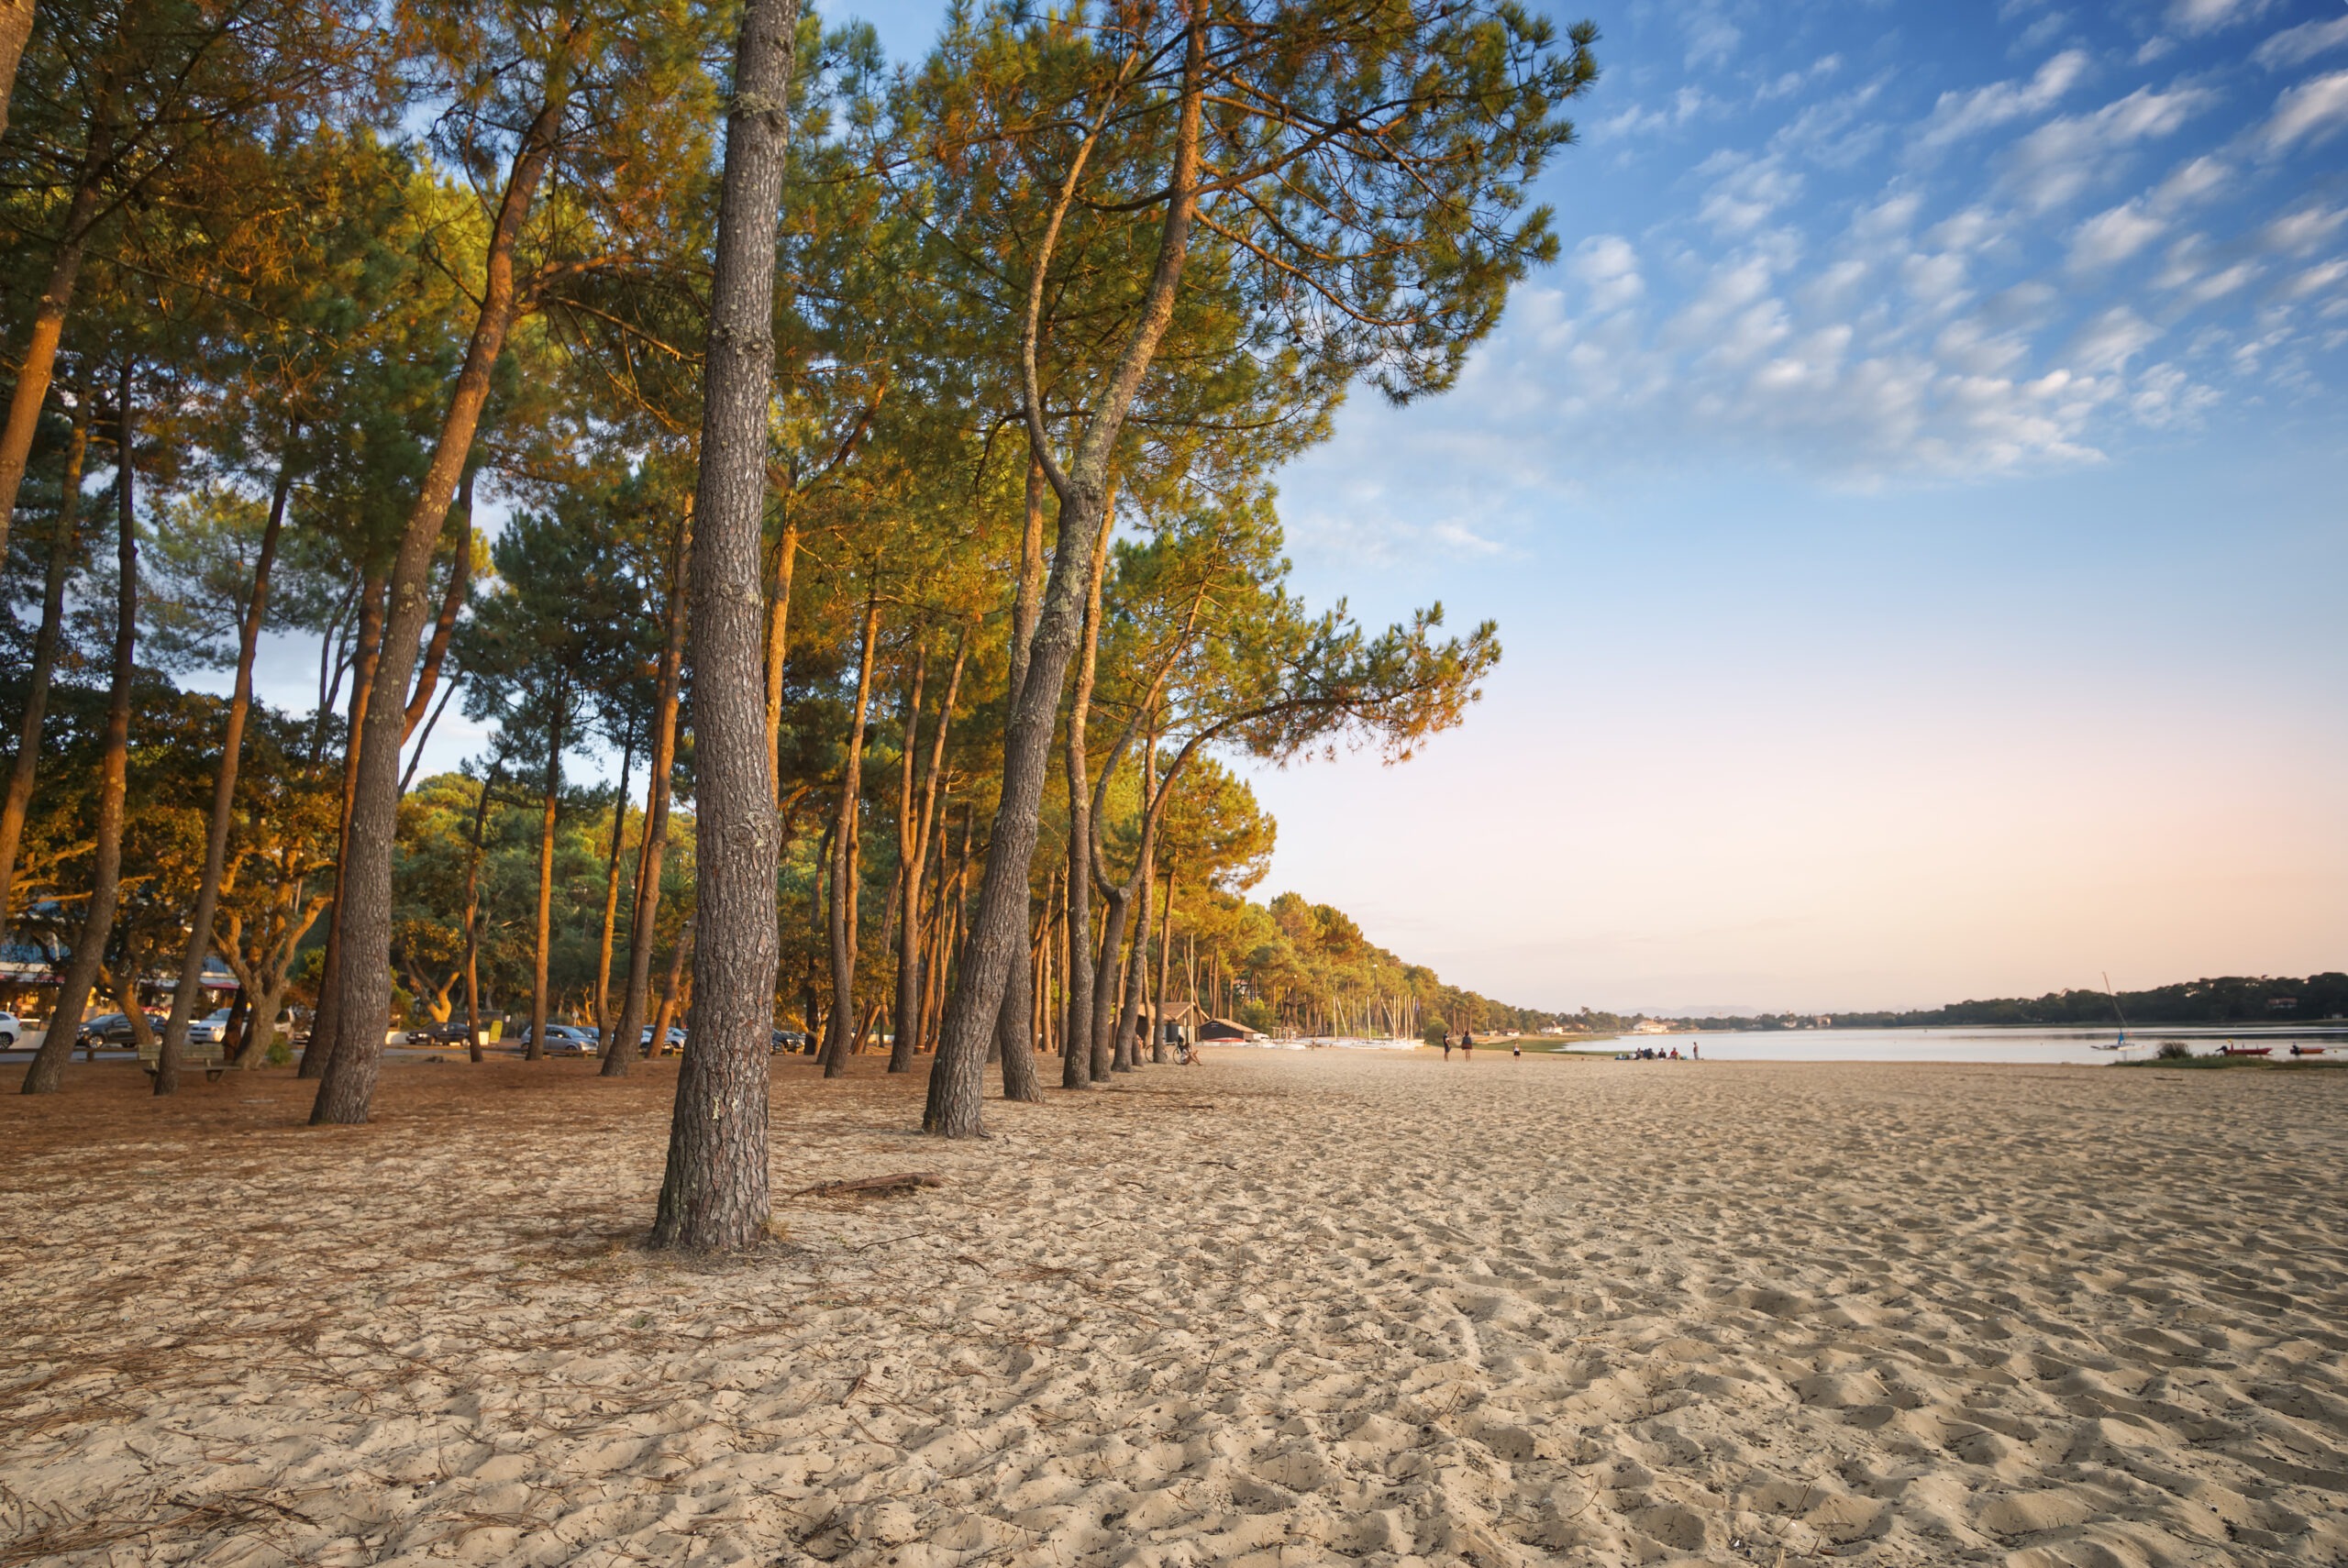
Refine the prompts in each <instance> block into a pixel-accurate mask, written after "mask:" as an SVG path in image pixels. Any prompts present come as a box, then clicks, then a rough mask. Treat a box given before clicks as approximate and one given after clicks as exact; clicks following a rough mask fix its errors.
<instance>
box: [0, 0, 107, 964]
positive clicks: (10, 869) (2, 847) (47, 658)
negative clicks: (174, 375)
mask: <svg viewBox="0 0 2348 1568" xmlns="http://www.w3.org/2000/svg"><path fill="white" fill-rule="evenodd" d="M25 15H26V17H27V18H28V20H29V19H30V17H31V15H32V11H31V7H30V6H27V7H26V9H25ZM82 380H83V385H82V387H81V389H80V391H79V393H78V394H77V395H76V396H75V398H74V400H73V432H72V436H69V437H68V438H67V441H66V446H65V477H64V488H63V489H62V490H61V491H59V493H58V497H57V531H56V533H55V534H54V536H51V538H50V542H49V569H48V572H47V574H46V575H45V576H44V578H43V580H42V582H41V596H40V630H39V632H37V633H35V634H34V636H33V668H32V672H31V679H29V681H28V683H27V685H26V688H25V712H24V717H23V719H22V721H21V722H20V723H18V725H17V757H16V761H15V762H14V763H13V764H12V765H11V766H10V767H9V769H8V795H7V799H6V802H5V803H0V938H5V937H6V934H7V931H8V924H9V911H10V910H11V909H12V908H13V907H14V905H13V903H12V902H11V889H13V887H14V885H15V882H16V876H17V846H18V845H20V844H21V843H22V842H23V840H24V834H25V816H26V813H27V812H29V811H30V810H31V809H32V799H33V780H34V778H35V777H36V776H37V774H38V772H39V763H40V736H41V729H42V726H43V723H44V721H45V720H46V719H47V717H48V713H49V683H50V677H51V675H52V674H54V672H55V671H56V668H57V644H58V639H59V636H60V635H61V632H62V630H63V627H64V624H65V584H66V580H68V579H69V578H71V577H72V575H73V560H74V557H75V556H76V555H77V554H78V553H79V552H80V549H81V545H82V529H81V523H82V466H83V462H84V460H85V459H86V458H87V457H88V454H89V447H90V388H89V377H88V375H87V373H86V372H84V374H83V378H82Z"/></svg>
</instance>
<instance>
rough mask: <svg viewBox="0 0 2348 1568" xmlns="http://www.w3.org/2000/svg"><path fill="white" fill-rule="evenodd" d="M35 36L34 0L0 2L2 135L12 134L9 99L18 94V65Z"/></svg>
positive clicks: (0, 130) (0, 113)
mask: <svg viewBox="0 0 2348 1568" xmlns="http://www.w3.org/2000/svg"><path fill="white" fill-rule="evenodd" d="M32 36H33V0H0V136H6V135H7V134H8V100H9V99H10V98H11V97H13V96H15V95H16V91H17V61H20V60H22V59H23V58H24V56H25V40H26V39H29V38H31V37H32Z"/></svg>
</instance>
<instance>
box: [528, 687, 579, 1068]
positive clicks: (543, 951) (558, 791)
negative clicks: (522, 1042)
mask: <svg viewBox="0 0 2348 1568" xmlns="http://www.w3.org/2000/svg"><path fill="white" fill-rule="evenodd" d="M569 706H570V692H569V691H568V690H564V689H563V688H562V687H561V686H560V685H558V686H557V689H556V691H555V704H554V714H553V717H552V719H551V721H550V722H549V723H548V726H547V771H546V784H545V788H544V789H543V790H541V791H540V792H539V801H538V907H537V923H536V925H535V926H534V927H533V928H532V942H531V945H530V1044H529V1048H528V1049H527V1050H526V1051H524V1052H523V1053H522V1059H523V1060H524V1061H526V1062H537V1061H543V1060H544V1059H545V1057H546V1054H547V968H548V958H549V957H550V955H551V954H550V949H551V948H552V946H553V944H554V827H555V818H556V815H557V813H558V812H559V811H560V810H561V806H562V745H563V733H562V732H563V718H564V711H565V710H566V709H567V708H568V707H569Z"/></svg>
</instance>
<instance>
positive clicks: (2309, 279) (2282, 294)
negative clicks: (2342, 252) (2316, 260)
mask: <svg viewBox="0 0 2348 1568" xmlns="http://www.w3.org/2000/svg"><path fill="white" fill-rule="evenodd" d="M2342 278H2348V261H2339V260H2333V261H2325V262H2321V263H2320V264H2318V265H2316V266H2313V267H2310V268H2309V269H2308V270H2307V271H2304V272H2301V273H2299V274H2298V276H2297V277H2295V278H2292V279H2291V280H2290V281H2289V282H2286V283H2285V284H2284V285H2283V286H2282V287H2281V288H2280V289H2277V290H2276V295H2277V297H2279V298H2282V299H2286V300H2303V299H2306V298H2308V297H2309V296H2310V295H2312V294H2320V293H2323V291H2324V290H2326V289H2328V288H2330V287H2331V285H2333V284H2334V283H2337V282H2340V281H2341V280H2342Z"/></svg>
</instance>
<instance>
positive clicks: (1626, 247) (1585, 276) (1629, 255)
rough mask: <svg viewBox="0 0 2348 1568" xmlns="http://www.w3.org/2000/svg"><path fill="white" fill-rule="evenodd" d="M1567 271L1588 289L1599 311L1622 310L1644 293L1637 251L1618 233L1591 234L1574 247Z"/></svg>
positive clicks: (1644, 286)
mask: <svg viewBox="0 0 2348 1568" xmlns="http://www.w3.org/2000/svg"><path fill="white" fill-rule="evenodd" d="M1567 271H1569V272H1571V273H1572V274H1573V275H1574V276H1575V277H1576V278H1578V279H1579V280H1580V281H1581V282H1582V283H1583V285H1584V286H1585V287H1587V288H1588V289H1589V302H1590V305H1591V308H1592V309H1593V310H1595V311H1597V312H1599V313H1600V314H1603V313H1605V312H1608V311H1616V310H1621V309H1622V308H1623V306H1625V305H1628V304H1635V303H1636V302H1637V300H1638V299H1639V297H1640V296H1641V295H1642V294H1644V293H1646V282H1645V280H1644V279H1642V278H1641V277H1640V276H1639V253H1638V252H1637V251H1636V250H1634V249H1633V248H1631V242H1630V241H1629V240H1627V239H1625V238H1623V237H1622V236H1621V235H1619V234H1594V235H1591V236H1590V237H1589V238H1588V239H1585V240H1583V241H1582V242H1581V243H1580V244H1579V245H1578V246H1576V247H1575V248H1574V255H1573V259H1572V260H1571V261H1570V262H1568V263H1567Z"/></svg>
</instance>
